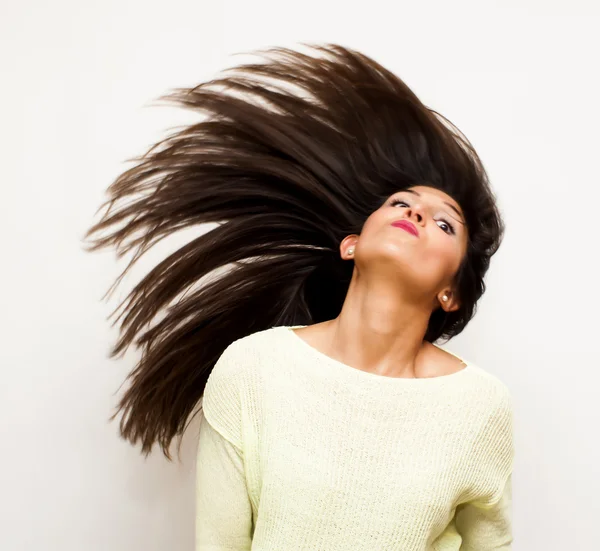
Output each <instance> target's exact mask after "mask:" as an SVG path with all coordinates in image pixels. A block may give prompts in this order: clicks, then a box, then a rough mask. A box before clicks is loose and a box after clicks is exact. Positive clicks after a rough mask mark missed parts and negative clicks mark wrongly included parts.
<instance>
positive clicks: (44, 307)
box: [0, 0, 600, 551]
mask: <svg viewBox="0 0 600 551" xmlns="http://www.w3.org/2000/svg"><path fill="white" fill-rule="evenodd" d="M1 12H2V13H1V14H0V31H1V32H0V61H1V67H2V73H1V74H2V80H1V82H2V85H1V87H0V94H1V102H0V109H1V113H0V120H1V121H2V131H1V132H0V140H2V142H1V144H0V152H1V155H2V174H3V175H2V178H1V180H0V191H1V193H0V230H1V231H0V255H1V256H0V259H1V260H0V262H1V268H0V312H1V316H0V338H1V341H2V342H1V347H0V366H1V373H0V374H1V383H0V446H1V452H2V453H1V459H0V461H1V465H0V466H1V468H0V524H1V528H0V549H2V550H3V551H18V550H19V551H20V550H27V551H34V550H35V551H59V550H60V551H81V550H82V549H85V550H86V551H104V550H110V551H137V550H140V551H141V550H143V551H154V550H156V551H158V550H160V551H163V550H166V549H169V550H171V549H177V550H189V551H192V550H193V537H194V536H193V530H194V526H193V518H194V487H193V486H194V462H193V459H194V448H195V444H196V433H195V430H196V429H197V425H196V424H192V425H191V426H190V428H189V432H188V433H187V434H186V437H185V438H184V442H183V449H182V461H181V463H177V462H175V463H168V462H167V461H166V460H165V459H164V458H163V456H162V455H161V454H160V453H159V452H158V450H157V451H155V453H153V454H152V455H151V456H150V457H149V458H148V459H147V460H144V459H143V457H142V456H141V455H140V453H139V450H138V449H135V448H133V447H131V446H130V445H129V444H128V443H126V442H125V441H123V440H121V439H120V438H119V437H118V435H117V424H116V422H113V423H109V422H108V417H109V415H110V413H111V412H112V408H113V406H114V405H115V404H116V399H117V395H118V392H119V386H120V385H121V383H122V382H123V381H124V378H125V376H126V374H127V373H128V372H129V370H130V369H131V368H132V367H133V365H134V363H135V359H136V353H135V351H130V352H129V353H128V354H127V355H126V356H125V357H124V358H121V359H119V360H110V359H109V358H108V351H109V348H110V346H111V345H112V343H113V342H114V340H115V338H116V328H115V327H111V326H110V324H109V322H107V320H106V318H107V316H108V315H109V314H110V312H111V311H112V310H113V309H114V308H115V307H116V306H117V304H118V301H119V299H121V298H123V297H124V296H125V293H126V291H127V290H128V289H129V288H130V287H131V285H132V284H133V282H134V281H135V280H136V278H137V277H139V275H140V274H141V273H145V271H146V270H147V269H148V267H149V266H151V265H153V262H155V261H156V260H157V259H158V258H162V254H164V249H163V250H162V251H160V250H158V249H157V250H158V252H156V253H152V254H149V255H148V259H147V261H146V263H145V264H144V263H142V264H140V268H139V269H137V270H135V271H132V274H133V275H132V276H130V277H129V278H127V279H126V280H125V281H124V283H123V285H122V286H121V291H120V292H119V293H115V294H114V295H113V297H112V298H111V299H110V301H108V302H106V301H105V302H102V301H101V298H102V296H103V295H104V292H105V291H106V290H107V289H108V287H109V286H110V284H111V283H112V281H113V280H114V278H115V277H116V276H117V275H118V274H119V273H120V271H121V270H122V269H123V268H124V267H125V263H126V262H125V260H124V259H121V260H120V261H117V259H116V257H115V255H114V253H113V252H112V251H106V252H100V253H95V254H90V253H86V252H84V251H83V249H82V247H81V241H80V240H81V238H82V236H83V233H84V231H85V230H86V229H87V228H88V227H89V226H90V225H91V223H92V222H93V221H95V220H97V218H94V213H95V211H96V209H97V208H98V207H99V206H100V203H101V201H102V200H103V198H104V195H103V194H104V190H105V188H106V187H107V186H108V185H109V184H110V183H111V182H112V180H113V179H114V178H115V177H116V176H117V175H118V174H119V173H120V172H122V171H123V170H125V169H126V168H128V167H129V166H131V165H130V164H128V163H126V160H127V159H130V158H132V157H134V156H136V155H139V154H142V153H143V152H144V151H145V150H146V149H147V148H148V147H149V146H150V145H152V144H153V143H154V142H156V141H157V140H159V139H161V138H164V137H166V135H167V134H168V131H169V129H170V128H172V127H175V126H176V125H179V124H182V123H184V122H186V121H192V120H197V116H195V115H194V116H191V115H190V114H189V113H187V112H185V111H183V110H181V109H175V108H173V107H165V106H153V105H151V104H152V103H153V102H154V101H155V100H156V99H157V98H158V97H159V96H160V95H162V94H164V93H166V92H167V91H168V90H169V89H171V88H175V87H185V86H192V85H194V84H197V83H199V82H200V81H202V80H205V79H208V78H212V77H213V76H215V75H216V74H217V72H218V71H219V70H221V69H224V68H225V67H226V66H231V65H233V64H235V63H237V62H238V61H241V60H242V58H241V57H239V58H237V59H236V58H234V57H232V54H234V53H239V52H248V51H251V50H253V49H255V48H263V47H268V46H275V45H283V46H292V47H293V46H294V45H295V44H296V43H299V42H301V41H304V42H311V41H314V42H338V43H340V44H343V45H346V46H349V47H352V48H356V49H359V50H362V51H363V52H364V53H366V54H368V55H370V56H372V57H374V58H375V59H376V60H377V61H379V62H380V63H382V64H383V65H385V66H387V67H388V68H389V69H391V70H392V71H394V72H395V73H396V74H398V76H400V77H401V78H402V79H404V80H405V81H406V83H407V84H408V85H409V86H410V87H411V88H412V89H413V90H414V91H415V92H416V93H417V95H418V96H419V97H420V98H421V100H422V101H424V103H425V104H426V105H428V106H430V107H432V108H434V109H435V110H437V111H439V112H440V113H442V114H443V115H445V116H446V117H448V118H449V119H450V120H451V121H452V122H454V123H455V124H456V125H457V126H458V127H459V128H460V129H461V130H462V131H463V132H464V133H465V134H466V135H467V137H468V138H469V139H470V140H471V141H472V142H473V144H474V146H475V148H476V149H477V151H478V152H479V154H480V155H481V157H482V159H483V162H484V164H485V166H486V168H487V170H488V172H489V175H490V178H491V182H492V186H493V188H494V190H495V192H496V193H497V195H498V200H499V203H500V207H501V209H502V212H503V214H504V217H505V221H506V224H507V233H506V238H505V240H504V243H503V245H502V247H501V249H500V252H499V253H498V254H497V255H496V256H495V257H494V258H493V259H492V268H491V270H490V272H489V275H488V277H487V280H486V281H487V285H488V290H487V292H486V294H485V295H484V298H483V299H482V300H481V302H480V304H479V311H478V313H477V315H476V317H475V319H474V320H473V321H472V322H471V324H470V325H469V327H468V328H467V330H465V331H464V332H463V334H461V335H460V336H459V337H457V338H456V339H454V340H453V341H451V342H450V343H449V344H448V345H447V348H448V349H449V350H452V351H454V352H456V353H458V354H460V355H461V356H464V357H468V358H470V359H471V360H472V361H474V362H476V363H478V364H479V365H481V366H482V367H484V368H486V369H487V370H489V371H490V372H492V373H494V374H496V375H498V376H499V377H500V378H501V379H502V380H503V381H505V382H506V383H507V384H508V385H509V387H510V388H511V390H512V392H513V395H514V399H515V407H516V421H517V424H516V430H517V435H516V446H517V458H516V467H515V473H514V478H513V481H514V482H513V483H514V495H513V500H514V503H513V510H514V532H515V544H514V549H515V550H517V551H530V550H544V551H550V550H557V551H558V550H560V551H564V550H565V549H568V550H569V551H572V550H586V551H587V550H589V549H592V548H596V546H597V545H598V536H597V527H598V515H599V513H600V506H599V505H598V496H599V495H600V467H599V465H600V452H599V450H600V446H599V444H598V434H599V429H598V421H599V419H600V415H599V408H598V384H599V382H600V381H599V375H598V372H599V371H598V370H599V368H600V360H599V358H598V329H599V326H600V323H599V322H598V311H599V307H600V300H599V293H600V288H599V285H598V283H599V278H598V267H599V266H598V264H599V260H598V253H599V250H600V247H599V245H598V236H599V231H600V193H599V191H598V186H599V184H600V178H599V176H598V173H599V168H598V150H599V148H600V139H599V137H598V136H599V130H598V129H599V125H600V116H599V113H600V110H599V107H598V98H599V97H600V82H599V76H598V54H599V53H600V40H599V35H598V28H599V23H600V21H599V18H600V8H599V7H598V4H597V3H596V2H592V1H589V2H582V1H570V2H556V1H531V0H527V1H524V0H520V1H518V2H517V1H514V0H513V1H504V2H481V1H477V2H476V1H471V2H466V1H459V0H456V1H454V2H445V1H443V2H442V1H439V2H433V1H427V2H418V3H416V2H401V1H399V2H377V1H370V2H367V3H364V4H360V3H359V4H356V5H354V6H353V5H352V4H351V3H350V2H324V1H323V0H320V1H318V2H315V1H312V0H311V1H307V2H304V3H301V4H300V3H296V2H294V3H287V2H274V1H273V2H265V1H258V2H251V3H248V2H223V3H219V2H210V3H208V2H201V1H177V0H174V1H172V2H169V3H167V2H164V1H163V2H151V1H148V0H146V1H133V0H119V1H115V0H112V1H103V2H75V1H70V2H68V1H65V0H60V1H55V2H45V1H40V0H34V1H29V2H22V3H17V2H11V3H9V2H6V1H5V2H3V4H2V7H1ZM152 255H154V256H152Z"/></svg>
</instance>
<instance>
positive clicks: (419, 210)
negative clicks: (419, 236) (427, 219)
mask: <svg viewBox="0 0 600 551" xmlns="http://www.w3.org/2000/svg"><path fill="white" fill-rule="evenodd" d="M406 211H407V216H408V218H409V219H412V220H415V221H416V222H418V223H421V222H422V221H423V207H421V203H413V205H412V206H410V207H407V208H406Z"/></svg>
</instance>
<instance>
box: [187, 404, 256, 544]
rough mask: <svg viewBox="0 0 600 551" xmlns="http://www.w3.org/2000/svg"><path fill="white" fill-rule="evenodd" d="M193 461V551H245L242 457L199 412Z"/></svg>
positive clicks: (248, 516)
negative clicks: (194, 512)
mask: <svg viewBox="0 0 600 551" xmlns="http://www.w3.org/2000/svg"><path fill="white" fill-rule="evenodd" d="M200 415H201V421H200V438H199V442H198V453H197V460H196V546H195V549H196V551H248V550H250V548H251V542H252V509H251V506H250V500H249V498H248V492H247V489H246V481H245V476H244V462H243V455H242V452H241V450H240V449H239V448H237V447H236V446H235V445H233V444H232V443H231V442H229V441H228V440H227V439H225V438H224V437H223V436H222V435H221V434H220V433H219V432H217V431H216V430H215V429H214V428H213V427H212V426H211V424H210V423H209V422H208V421H207V419H206V417H205V416H204V414H203V413H202V412H201V413H200Z"/></svg>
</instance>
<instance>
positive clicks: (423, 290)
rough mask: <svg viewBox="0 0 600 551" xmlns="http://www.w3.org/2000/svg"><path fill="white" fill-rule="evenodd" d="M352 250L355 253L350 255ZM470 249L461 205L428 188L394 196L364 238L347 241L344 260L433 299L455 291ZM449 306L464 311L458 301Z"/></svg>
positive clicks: (374, 215)
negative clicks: (400, 224) (406, 224)
mask: <svg viewBox="0 0 600 551" xmlns="http://www.w3.org/2000/svg"><path fill="white" fill-rule="evenodd" d="M401 221H402V222H409V223H412V224H413V226H414V230H415V232H416V234H417V235H415V234H414V233H411V232H410V231H407V230H406V229H404V228H402V227H398V226H396V225H395V223H398V222H401ZM350 247H354V253H353V254H348V252H347V251H348V248H350ZM466 248H467V228H466V226H465V219H464V216H463V213H462V210H461V208H460V206H459V205H458V203H457V202H456V201H455V200H454V199H452V198H451V197H450V196H449V195H447V194H446V193H444V192H443V191H440V190H438V189H435V188H431V187H428V186H414V187H411V188H409V189H408V190H403V191H399V192H397V193H394V194H393V195H391V196H390V197H388V198H387V200H386V201H385V202H384V204H383V205H382V206H381V207H380V208H378V209H377V210H376V211H374V212H373V213H372V214H371V215H370V216H369V218H368V219H367V220H366V222H365V224H364V226H363V228H362V231H361V234H360V235H359V236H356V235H353V236H348V237H346V238H345V239H344V241H342V243H341V245H340V249H341V253H342V257H343V258H353V259H354V262H355V266H356V269H357V270H358V271H359V273H361V274H371V276H373V275H374V276H375V278H376V279H377V280H378V281H380V280H385V281H386V282H391V283H392V284H396V282H397V284H398V285H403V286H409V287H408V288H410V289H413V290H414V291H415V293H419V295H422V296H429V295H431V296H432V297H435V296H436V294H437V293H439V294H440V296H441V295H443V294H444V293H445V291H447V290H448V289H451V288H452V282H453V277H454V275H455V274H456V272H457V270H458V268H459V266H460V263H461V261H462V259H463V257H464V255H465V253H466ZM446 294H448V293H446ZM415 296H416V295H415ZM452 298H454V297H453V296H449V299H452ZM444 306H445V309H446V310H453V309H456V308H458V304H455V305H454V307H453V306H452V300H448V301H447V303H446V304H444Z"/></svg>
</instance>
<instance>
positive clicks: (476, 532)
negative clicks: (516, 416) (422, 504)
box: [455, 393, 515, 551]
mask: <svg viewBox="0 0 600 551" xmlns="http://www.w3.org/2000/svg"><path fill="white" fill-rule="evenodd" d="M514 453H515V450H514V441H513V409H512V397H511V396H510V394H508V393H505V394H504V399H503V400H501V401H500V403H499V406H498V407H497V408H495V411H494V412H493V413H492V414H491V415H490V416H489V418H488V419H487V421H486V423H485V424H484V425H483V429H482V430H481V431H480V433H479V436H478V438H477V440H476V442H475V443H474V446H473V457H474V459H475V463H476V467H475V469H476V472H477V473H479V475H478V481H479V484H481V487H485V488H487V490H486V492H484V494H485V495H480V496H479V498H475V499H472V500H469V501H467V502H465V503H461V504H460V505H458V506H457V508H456V512H455V523H456V529H457V530H458V532H459V533H460V535H461V536H462V544H461V547H460V550H461V551H509V550H510V549H511V546H512V542H513V535H512V469H513V462H514ZM490 492H491V493H490Z"/></svg>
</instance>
